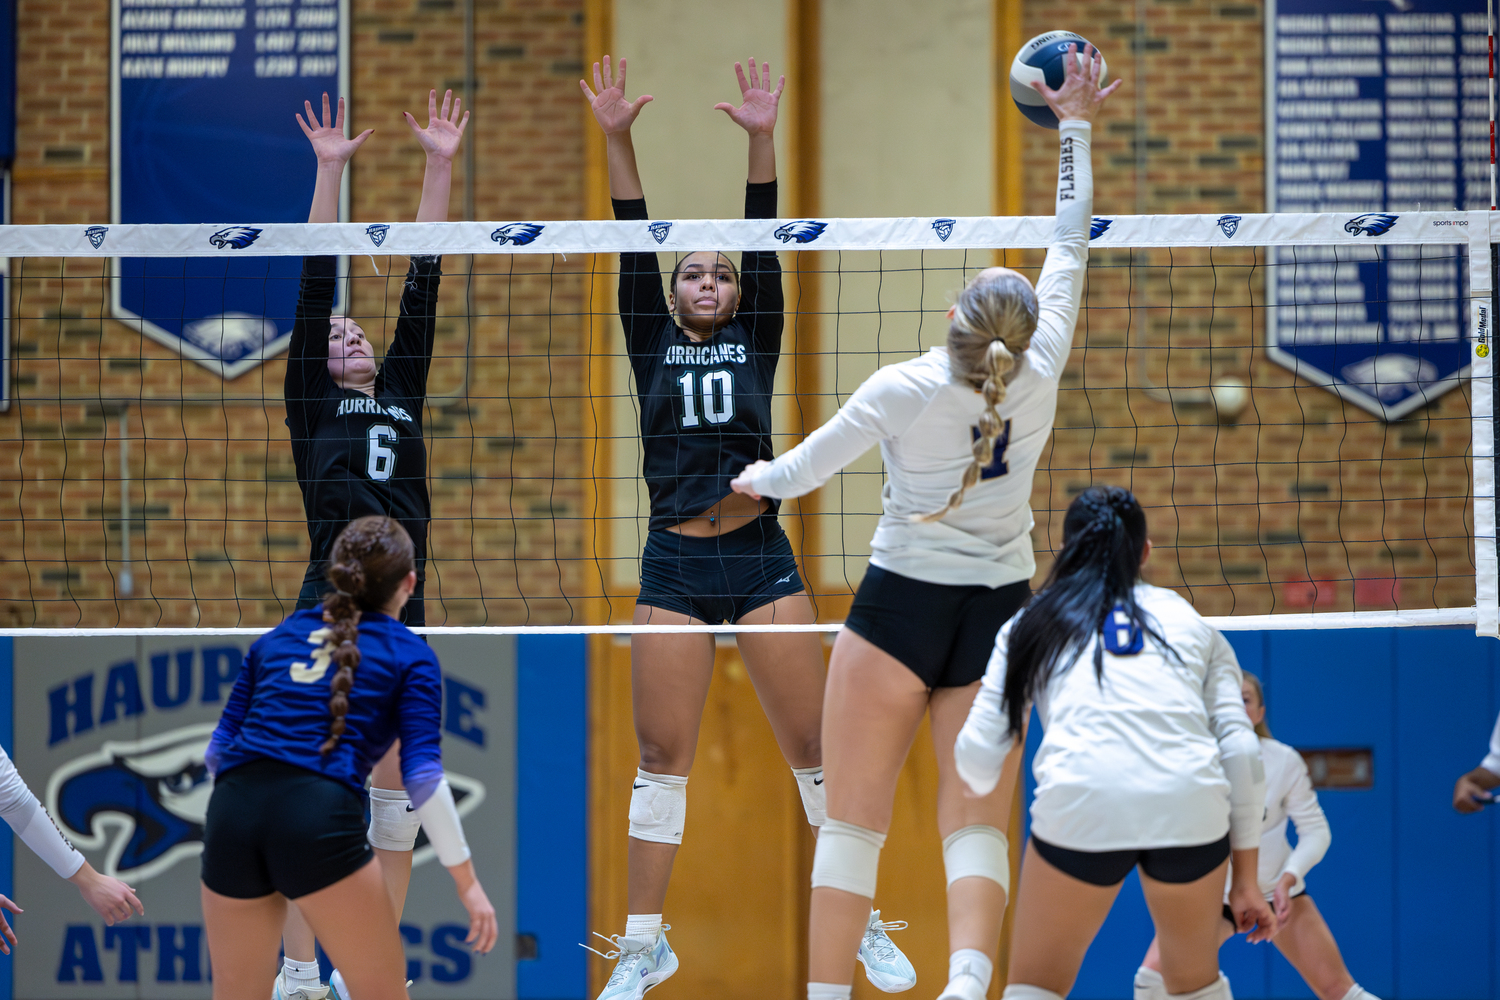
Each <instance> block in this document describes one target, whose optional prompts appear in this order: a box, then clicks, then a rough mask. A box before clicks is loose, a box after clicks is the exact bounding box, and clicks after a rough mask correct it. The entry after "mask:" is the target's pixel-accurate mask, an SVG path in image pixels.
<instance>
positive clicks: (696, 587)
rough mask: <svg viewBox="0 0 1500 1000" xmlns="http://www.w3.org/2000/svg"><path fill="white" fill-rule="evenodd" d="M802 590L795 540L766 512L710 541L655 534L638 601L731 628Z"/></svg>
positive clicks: (643, 564) (643, 557)
mask: <svg viewBox="0 0 1500 1000" xmlns="http://www.w3.org/2000/svg"><path fill="white" fill-rule="evenodd" d="M802 590H803V587H802V577H801V575H800V574H799V573H798V572H797V557H796V556H795V555H793V554H792V543H791V540H790V539H788V538H787V537H786V532H785V531H782V530H781V522H780V521H779V520H777V518H776V515H775V514H774V513H772V512H770V511H767V512H766V513H764V514H761V515H760V516H759V517H757V518H756V519H755V520H753V521H751V522H750V523H749V524H747V525H745V526H744V527H743V528H736V529H734V530H733V531H730V532H727V533H726V534H723V535H716V536H714V537H712V538H694V537H692V536H690V535H681V534H678V533H677V532H675V531H653V532H651V533H650V534H649V535H647V536H646V551H645V552H643V553H642V554H641V596H639V597H637V598H636V601H635V603H637V604H644V605H645V606H647V607H651V608H661V609H662V610H663V611H676V612H678V613H679V614H684V615H688V616H690V617H693V618H696V619H698V620H699V621H704V622H708V623H709V624H711V625H718V624H720V623H721V622H729V623H731V624H733V623H734V622H737V621H739V620H740V619H741V618H743V617H744V616H745V615H748V614H749V613H750V612H752V611H754V610H755V609H756V608H759V607H764V606H765V605H767V604H770V603H771V602H772V601H774V600H777V599H778V598H782V597H790V596H791V595H792V594H798V593H801V592H802Z"/></svg>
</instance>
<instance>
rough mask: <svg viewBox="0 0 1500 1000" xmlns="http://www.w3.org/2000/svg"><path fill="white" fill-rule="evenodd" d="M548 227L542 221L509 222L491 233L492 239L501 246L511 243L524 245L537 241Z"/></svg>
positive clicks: (519, 245)
mask: <svg viewBox="0 0 1500 1000" xmlns="http://www.w3.org/2000/svg"><path fill="white" fill-rule="evenodd" d="M546 228H547V227H546V226H545V225H544V224H542V223H540V222H508V223H506V224H505V225H503V226H501V227H500V228H499V229H497V230H495V231H494V232H493V233H490V239H492V240H494V241H495V242H496V243H498V244H500V245H501V246H505V245H506V244H507V243H509V244H511V245H512V246H518V247H524V246H526V245H527V244H529V243H535V242H536V238H537V237H538V236H540V235H542V230H543V229H546Z"/></svg>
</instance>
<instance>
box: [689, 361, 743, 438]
mask: <svg viewBox="0 0 1500 1000" xmlns="http://www.w3.org/2000/svg"><path fill="white" fill-rule="evenodd" d="M694 383H699V384H698V385H695V384H694ZM677 384H678V385H680V386H682V426H683V427H697V426H699V420H700V419H702V420H707V421H708V422H709V423H711V424H727V423H728V422H729V421H730V420H732V419H733V418H734V373H733V372H730V371H725V370H722V369H721V370H719V371H712V372H704V373H703V378H702V380H701V382H700V380H699V379H698V375H697V373H696V372H683V373H682V377H681V378H679V379H678V380H677ZM700 395H701V396H702V397H703V415H702V417H701V418H700V417H699V415H698V397H699V396H700Z"/></svg>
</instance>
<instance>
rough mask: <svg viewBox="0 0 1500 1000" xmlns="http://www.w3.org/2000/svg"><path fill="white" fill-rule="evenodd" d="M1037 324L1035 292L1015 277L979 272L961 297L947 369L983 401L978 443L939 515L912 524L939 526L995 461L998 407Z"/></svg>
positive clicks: (1008, 272)
mask: <svg viewBox="0 0 1500 1000" xmlns="http://www.w3.org/2000/svg"><path fill="white" fill-rule="evenodd" d="M1036 321H1037V303H1036V290H1035V289H1033V288H1032V287H1031V282H1029V281H1027V280H1026V279H1025V278H1023V277H1022V276H1021V275H1019V274H1017V273H1016V272H1015V271H1011V270H1007V269H1003V268H990V269H987V270H984V271H981V272H979V274H977V275H975V277H974V280H972V281H970V282H969V283H968V284H967V285H965V286H964V290H963V291H962V292H960V293H959V296H958V301H957V302H955V303H954V304H953V319H952V321H951V322H950V323H949V325H948V364H949V369H950V370H951V371H952V373H953V377H954V378H956V379H958V380H959V381H961V382H967V383H968V384H969V385H971V386H973V387H974V388H976V389H978V390H979V391H980V393H981V394H982V395H983V396H984V412H983V413H981V414H980V415H979V438H978V440H976V441H975V442H974V457H973V460H972V461H970V462H969V465H968V468H966V469H964V475H963V479H962V481H961V482H960V483H959V486H958V489H956V490H954V491H953V493H952V495H950V496H949V497H948V502H947V503H946V504H944V505H943V509H942V510H937V511H933V512H932V513H931V514H917V515H914V516H913V518H912V520H914V521H937V520H940V519H941V518H942V517H943V516H944V515H945V514H947V513H948V512H949V511H950V510H953V509H954V508H956V507H958V506H959V505H960V504H962V503H963V502H964V494H965V493H966V492H968V490H969V488H970V487H971V486H973V485H974V484H975V483H977V482H979V476H980V474H981V473H982V472H983V471H984V469H985V466H987V465H989V464H990V463H991V462H993V461H994V460H995V442H996V441H998V440H999V439H1000V435H1001V434H1003V433H1004V432H1005V422H1004V421H1003V420H1001V419H1000V414H999V412H998V411H997V410H996V407H997V406H999V405H1000V403H1001V401H1002V400H1004V399H1005V388H1006V386H1007V385H1009V383H1010V380H1011V379H1012V378H1014V377H1015V369H1016V364H1017V362H1018V360H1019V358H1020V355H1021V354H1022V353H1024V352H1025V351H1026V349H1027V348H1028V347H1030V346H1031V335H1032V334H1033V333H1035V332H1036Z"/></svg>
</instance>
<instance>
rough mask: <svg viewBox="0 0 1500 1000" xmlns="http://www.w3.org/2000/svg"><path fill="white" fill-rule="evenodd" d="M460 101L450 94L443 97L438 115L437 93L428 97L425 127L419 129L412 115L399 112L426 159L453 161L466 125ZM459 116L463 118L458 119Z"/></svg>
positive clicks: (447, 93)
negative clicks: (426, 156) (435, 158)
mask: <svg viewBox="0 0 1500 1000" xmlns="http://www.w3.org/2000/svg"><path fill="white" fill-rule="evenodd" d="M463 108H464V102H463V98H458V99H457V100H455V99H454V97H453V91H451V90H449V91H445V92H444V93H443V110H442V112H441V113H439V112H438V103H437V91H436V90H432V91H428V93H427V127H426V128H422V127H421V126H419V125H418V124H417V120H416V119H415V118H413V117H412V115H411V112H409V111H403V112H401V115H402V117H404V118H405V119H406V124H407V125H408V126H409V127H410V128H411V132H412V135H414V136H416V137H417V142H419V143H421V145H422V151H423V152H425V153H426V154H427V155H428V156H429V157H433V156H437V157H441V158H442V159H445V160H451V159H453V156H454V154H455V153H457V152H458V144H459V142H460V141H462V139H463V137H464V126H465V125H467V124H469V113H468V112H467V111H464V109H463ZM460 113H462V115H463V117H462V118H460V117H459V115H460Z"/></svg>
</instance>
